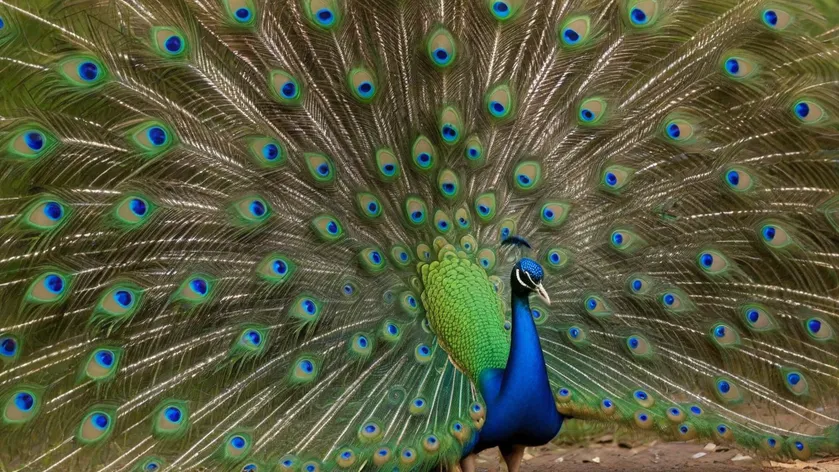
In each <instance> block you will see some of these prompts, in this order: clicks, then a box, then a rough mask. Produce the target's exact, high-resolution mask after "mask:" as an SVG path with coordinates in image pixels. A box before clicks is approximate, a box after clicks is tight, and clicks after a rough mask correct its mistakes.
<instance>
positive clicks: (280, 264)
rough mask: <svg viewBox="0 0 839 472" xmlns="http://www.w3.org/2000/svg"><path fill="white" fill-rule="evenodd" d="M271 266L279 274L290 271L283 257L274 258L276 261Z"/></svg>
mask: <svg viewBox="0 0 839 472" xmlns="http://www.w3.org/2000/svg"><path fill="white" fill-rule="evenodd" d="M271 267H272V268H273V269H274V272H275V273H277V274H279V275H285V273H286V272H288V264H286V263H285V261H283V260H281V259H276V260H274V263H273V264H272V265H271Z"/></svg>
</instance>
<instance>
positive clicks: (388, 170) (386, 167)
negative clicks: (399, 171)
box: [383, 164, 396, 176]
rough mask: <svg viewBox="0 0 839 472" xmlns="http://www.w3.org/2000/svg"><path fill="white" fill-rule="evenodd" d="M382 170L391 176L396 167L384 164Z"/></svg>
mask: <svg viewBox="0 0 839 472" xmlns="http://www.w3.org/2000/svg"><path fill="white" fill-rule="evenodd" d="M383 170H384V171H385V174H386V175H388V176H390V175H393V173H394V172H395V171H396V166H394V165H393V164H385V165H384V167H383Z"/></svg>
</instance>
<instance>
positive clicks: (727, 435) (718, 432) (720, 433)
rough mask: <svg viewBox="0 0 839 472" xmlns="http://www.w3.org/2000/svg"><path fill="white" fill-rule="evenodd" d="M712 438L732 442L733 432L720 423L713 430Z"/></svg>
mask: <svg viewBox="0 0 839 472" xmlns="http://www.w3.org/2000/svg"><path fill="white" fill-rule="evenodd" d="M714 436H716V437H717V438H718V439H720V440H723V441H733V440H734V432H733V431H732V430H731V428H730V427H729V426H728V425H727V424H725V423H720V424H718V425H717V426H716V427H715V428H714Z"/></svg>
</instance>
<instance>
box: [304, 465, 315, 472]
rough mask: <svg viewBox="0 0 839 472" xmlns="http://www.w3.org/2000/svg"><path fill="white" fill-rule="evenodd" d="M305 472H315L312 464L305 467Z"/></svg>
mask: <svg viewBox="0 0 839 472" xmlns="http://www.w3.org/2000/svg"><path fill="white" fill-rule="evenodd" d="M306 472H315V466H314V465H312V464H309V465H307V466H306Z"/></svg>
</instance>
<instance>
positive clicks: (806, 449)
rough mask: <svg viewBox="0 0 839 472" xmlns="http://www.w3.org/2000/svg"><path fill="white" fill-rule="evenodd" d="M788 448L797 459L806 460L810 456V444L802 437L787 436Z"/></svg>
mask: <svg viewBox="0 0 839 472" xmlns="http://www.w3.org/2000/svg"><path fill="white" fill-rule="evenodd" d="M787 443H788V444H789V450H790V452H792V455H793V456H794V457H795V458H796V459H799V460H802V461H806V460H807V459H809V458H810V454H811V452H810V446H809V445H808V444H807V442H806V441H804V440H803V439H796V438H789V439H787Z"/></svg>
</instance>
